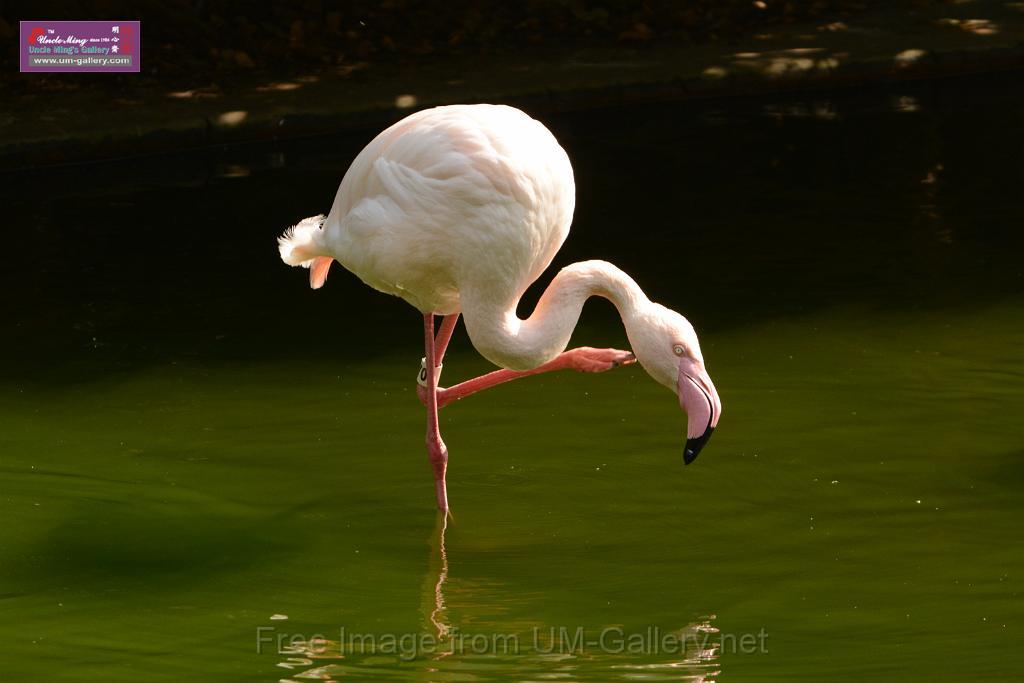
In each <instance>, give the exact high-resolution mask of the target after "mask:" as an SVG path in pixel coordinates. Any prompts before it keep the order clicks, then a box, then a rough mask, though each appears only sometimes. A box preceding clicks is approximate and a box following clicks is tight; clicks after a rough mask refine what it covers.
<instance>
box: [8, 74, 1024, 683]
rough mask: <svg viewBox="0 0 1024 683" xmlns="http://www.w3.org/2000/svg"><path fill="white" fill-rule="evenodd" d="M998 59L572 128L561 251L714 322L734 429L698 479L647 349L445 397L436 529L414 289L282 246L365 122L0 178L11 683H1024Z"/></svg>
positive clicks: (600, 317) (1017, 160)
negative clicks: (326, 270)
mask: <svg viewBox="0 0 1024 683" xmlns="http://www.w3.org/2000/svg"><path fill="white" fill-rule="evenodd" d="M1008 80H1009V79H994V80H991V81H986V82H977V83H965V82H956V81H953V82H948V83H939V84H933V85H930V86H916V87H915V86H905V87H902V88H900V89H896V88H887V89H878V90H872V91H865V92H863V93H857V94H853V95H851V94H832V95H827V96H826V95H822V96H820V97H800V98H790V99H776V100H771V101H765V100H756V101H737V102H733V103H729V104H727V105H717V104H715V105H700V106H696V105H687V106H682V105H664V104H662V105H652V106H647V107H634V108H628V109H609V110H604V111H591V112H586V113H575V114H561V115H549V116H547V117H546V121H547V122H548V123H549V124H550V126H551V127H552V129H553V130H554V131H555V132H556V134H557V135H558V136H559V138H560V139H561V140H562V141H563V143H564V144H565V146H566V148H567V149H568V150H569V152H570V155H571V157H572V159H573V163H574V165H575V167H576V169H577V175H578V179H577V180H578V185H579V192H580V196H579V208H578V211H577V217H576V221H575V224H574V228H573V232H572V235H571V236H570V239H569V242H568V243H567V244H566V246H565V248H564V249H563V252H562V253H561V254H560V255H559V257H558V261H557V262H556V266H560V265H564V264H566V263H569V262H572V261H575V260H579V259H583V258H605V259H608V260H611V261H614V262H616V263H617V264H618V265H620V266H621V267H623V268H624V269H625V270H627V271H628V272H630V273H631V274H633V276H634V277H635V278H636V279H637V281H638V282H640V284H641V285H642V286H643V287H644V288H645V289H646V290H647V291H648V293H649V294H650V295H651V296H652V298H654V299H656V300H659V301H661V302H662V303H665V304H666V305H670V306H672V307H674V308H677V309H678V310H680V311H682V312H683V313H684V314H685V315H687V316H688V317H689V318H690V320H691V321H692V322H693V323H694V324H695V325H696V326H697V328H698V330H699V331H700V333H701V340H702V345H703V348H704V354H705V357H706V359H707V361H708V365H709V368H710V370H711V372H712V376H713V377H714V379H715V383H716V385H717V386H718V388H719V390H720V392H721V395H722V398H723V401H724V405H725V413H724V417H723V419H722V422H721V425H720V428H719V429H718V430H717V431H716V434H715V438H714V440H712V442H711V443H710V444H709V446H708V447H707V449H706V450H705V452H704V453H703V454H702V455H701V457H700V459H699V460H698V461H697V463H696V464H695V465H693V466H690V467H686V468H684V467H683V465H682V457H681V456H682V442H683V430H684V421H683V417H682V415H681V413H680V412H679V409H678V406H677V404H676V401H675V399H674V398H673V397H672V395H671V394H670V393H668V392H667V391H666V390H665V389H663V388H662V387H660V386H658V385H656V384H655V383H654V382H653V381H651V380H650V379H649V378H648V377H647V376H646V375H645V374H644V373H643V371H642V370H640V369H637V368H635V367H631V368H625V369H621V370H617V371H615V372H610V373H607V374H604V375H597V376H591V375H578V374H570V373H562V374H556V375H549V376H543V377H537V378H531V379H528V380H525V381H522V382H519V383H514V384H511V385H507V386H503V387H501V388H498V389H495V390H493V391H490V392H487V393H486V394H481V395H480V396H475V397H473V398H472V399H469V400H467V401H464V402H462V403H460V404H457V405H454V406H451V407H449V408H446V409H445V410H444V411H443V413H442V425H443V431H444V435H445V439H446V441H447V443H448V445H449V447H450V449H451V458H452V460H451V466H450V472H449V492H450V496H451V499H452V505H453V510H454V513H455V518H454V521H452V522H451V523H449V525H448V527H447V529H445V530H442V529H441V528H440V526H439V520H438V519H437V516H436V514H435V511H434V509H433V505H434V502H433V487H432V482H431V476H430V474H429V470H428V467H427V464H426V457H425V451H424V448H423V440H422V439H423V436H422V432H423V410H422V408H421V407H420V405H419V404H418V402H417V400H416V397H415V392H414V386H415V385H414V376H415V373H416V370H417V369H418V362H419V357H420V356H421V355H422V351H421V349H420V348H419V340H420V327H419V320H418V316H417V313H416V312H415V311H413V310H412V309H410V308H409V307H408V306H407V305H405V304H404V303H403V302H401V301H398V300H396V299H392V298H389V297H386V296H384V295H381V294H378V293H376V292H373V291H371V290H369V289H368V288H366V287H364V286H363V285H361V284H360V283H359V282H358V281H356V280H355V278H354V277H352V276H350V275H348V274H347V273H345V272H344V271H342V270H341V269H340V268H337V267H336V268H335V270H333V271H332V273H331V275H330V277H329V279H328V283H327V286H326V287H325V289H323V290H321V291H319V292H311V291H309V290H308V289H307V288H306V285H305V278H304V273H302V272H299V271H296V270H291V269H288V268H286V267H284V266H283V265H281V264H280V262H279V261H278V260H277V255H276V250H275V249H274V237H275V236H276V235H277V234H278V233H279V232H280V231H281V229H282V228H283V227H285V226H287V225H288V224H290V223H293V222H294V221H295V220H296V219H297V218H301V217H303V216H307V215H311V214H313V213H317V212H319V211H324V210H326V209H327V208H328V207H329V204H330V201H331V198H332V197H333V192H334V189H335V187H336V185H337V182H338V181H339V180H340V177H341V175H342V173H343V172H344V169H345V167H346V166H347V164H348V162H349V161H350V160H351V158H352V156H353V155H354V153H355V152H357V151H358V149H359V148H360V146H361V145H362V144H364V143H365V142H366V141H367V140H368V139H369V137H371V136H372V131H363V132H356V133H352V134H347V135H344V136H339V137H336V138H329V139H317V140H310V141H303V142H298V143H290V144H281V145H278V146H274V147H267V146H256V147H250V148H234V149H229V150H223V151H217V152H206V153H183V154H182V155H178V156H173V157H163V158H157V159H150V160H142V161H125V162H118V163H114V164H107V165H103V166H88V167H74V168H68V169H63V170H59V171H54V172H47V173H46V174H44V173H42V172H36V173H31V174H21V175H15V176H7V177H6V178H5V179H4V180H5V185H6V187H7V193H6V195H7V196H6V201H5V205H6V207H7V211H8V231H7V236H8V249H7V252H8V256H9V259H8V261H7V263H6V264H5V267H4V272H3V281H4V285H5V289H6V291H7V296H6V297H5V298H4V300H5V304H6V308H7V311H6V314H5V315H4V317H3V320H2V322H0V325H2V329H3V335H2V341H0V346H2V349H0V350H2V351H3V357H4V358H5V362H4V365H3V367H4V372H3V375H2V377H0V382H2V384H0V403H2V408H0V513H2V516H3V519H4V524H3V526H2V529H0V653H2V658H0V667H2V671H3V673H2V677H3V679H4V680H12V681H13V680H17V681H33V680H41V679H46V680H53V681H64V680H68V681H71V680H75V681H79V680H93V679H95V680H104V681H138V680H152V681H164V680H167V681H180V680H204V681H206V680H209V681H278V680H286V681H302V680H310V679H313V680H346V679H352V680H359V679H361V678H366V677H369V676H370V675H373V676H375V677H380V678H384V679H387V678H391V679H393V680H423V681H428V680H450V681H463V680H465V681H485V680H501V681H504V680H565V681H571V680H712V679H713V680H719V681H741V680H765V681H768V680H780V681H781V680H787V681H790V680H831V681H846V680H849V681H863V680H871V679H877V680H893V679H901V680H922V681H932V680H952V679H957V678H969V679H985V680H1014V679H1020V678H1021V677H1022V676H1024V664H1022V662H1021V660H1020V657H1019V655H1018V654H1017V653H1018V652H1019V651H1020V648H1021V646H1022V645H1024V638H1022V633H1021V629H1022V627H1024V623H1022V616H1024V604H1022V601H1021V596H1020V591H1021V588H1022V577H1021V568H1022V559H1024V551H1022V550H1021V544H1020V541H1021V535H1020V528H1021V527H1020V522H1021V519H1022V513H1024V501H1022V497H1021V495H1020V491H1021V485H1022V483H1024V460H1022V456H1024V441H1022V433H1021V428H1020V415H1021V414H1022V412H1024V390H1022V386H1021V380H1022V378H1024V366H1022V363H1021V360H1022V355H1024V282H1022V274H1021V272H1022V269H1021V265H1020V260H1019V259H1020V254H1021V247H1022V246H1024V238H1022V237H1021V233H1020V229H1019V228H1020V225H1021V224H1022V218H1024V212H1022V210H1021V204H1020V201H1019V194H1018V193H1019V187H1020V186H1021V181H1022V180H1024V178H1022V169H1024V163H1022V162H1024V158H1022V149H1024V137H1022V134H1021V129H1020V126H1019V121H1020V120H1021V115H1022V113H1024V106H1022V103H1021V101H1020V99H1019V97H1015V96H1014V95H1013V90H1012V89H1010V88H1009V86H1008V85H1007V81H1008ZM549 277H550V273H549V274H546V275H545V276H544V278H542V283H546V281H547V279H549ZM539 290H540V288H539V287H538V288H537V291H531V293H530V295H529V296H528V301H526V302H524V306H523V311H522V312H523V313H524V314H525V313H526V312H527V311H528V309H529V308H530V306H532V302H533V301H534V300H535V298H536V296H537V294H538V292H539ZM574 342H575V343H578V344H588V345H616V346H624V345H625V344H626V341H625V335H624V333H623V331H622V329H621V325H620V324H619V323H618V321H617V319H616V317H615V313H614V309H612V308H611V306H609V305H608V304H606V303H603V302H597V301H595V302H593V303H591V304H588V306H587V308H586V310H585V313H584V319H583V324H582V326H581V327H580V329H579V330H578V331H577V334H576V336H575V338H574ZM487 369H488V366H487V364H486V362H485V361H483V360H482V359H480V358H479V357H477V356H476V355H475V354H474V352H473V351H472V348H471V347H470V346H469V343H468V339H467V338H466V337H465V334H464V332H462V331H461V330H460V331H459V332H458V333H457V334H456V337H455V340H454V342H453V347H452V350H451V351H450V356H449V357H448V358H447V359H446V362H445V377H444V379H445V381H447V382H452V381H457V380H459V379H462V378H467V377H470V376H472V375H474V374H476V373H479V372H484V371H486V370H487ZM442 531H443V535H442ZM285 617H286V618H285ZM342 629H345V631H344V632H343V631H342ZM346 634H347V635H349V636H351V635H352V634H362V635H369V636H373V637H374V638H376V639H377V641H376V643H375V646H374V647H371V648H364V649H363V651H360V652H356V651H353V650H352V648H351V647H345V638H346ZM388 634H392V635H395V636H399V637H402V636H404V637H405V638H406V643H405V645H406V646H407V645H408V639H409V638H412V637H415V638H416V639H418V640H420V641H422V639H423V638H425V637H435V638H438V639H439V641H440V643H439V644H437V645H435V646H417V647H413V648H412V649H411V650H410V649H409V648H408V647H405V646H403V648H404V649H401V651H397V652H396V651H393V650H392V651H389V649H388V647H387V646H386V643H385V642H384V638H385V636H387V635H388ZM561 634H564V635H566V636H568V637H569V640H570V641H571V640H572V638H573V637H576V635H577V634H582V638H583V645H582V646H578V645H579V643H576V642H565V639H562V638H560V637H559V636H560V635H561ZM659 634H660V635H659ZM665 634H668V636H669V639H670V640H671V638H672V637H676V636H679V637H682V638H683V639H684V642H685V645H686V647H685V648H684V649H683V651H681V652H666V651H665V650H666V648H665V647H661V649H660V650H659V648H658V644H657V643H655V642H653V641H654V640H655V639H657V638H659V637H661V636H664V635H665ZM317 635H322V636H323V638H324V640H323V641H319V640H313V639H314V637H315V636H317ZM552 636H554V637H553V638H552ZM602 636H604V639H605V640H604V643H601V642H600V639H601V637H602ZM746 636H749V638H754V639H755V640H754V641H751V640H750V639H749V638H748V639H747V640H743V638H744V637H746ZM260 637H263V638H267V639H270V640H269V641H265V642H263V643H262V644H261V645H259V646H258V640H259V638H260ZM278 638H280V640H278ZM630 638H636V639H639V641H642V642H641V645H640V646H639V648H638V649H637V650H630V649H629V648H627V643H628V641H629V639H630ZM460 639H461V640H460ZM502 639H504V640H502ZM510 639H511V641H512V642H513V645H509V644H508V643H509V640H510ZM632 642H634V643H635V642H636V641H632ZM751 642H754V643H756V645H754V646H750V643H751ZM502 643H505V645H502ZM744 643H746V645H744ZM421 645H422V642H421ZM478 645H479V646H480V647H479V648H478V647H477V646H478ZM573 645H576V647H572V646H573ZM602 645H603V647H602Z"/></svg>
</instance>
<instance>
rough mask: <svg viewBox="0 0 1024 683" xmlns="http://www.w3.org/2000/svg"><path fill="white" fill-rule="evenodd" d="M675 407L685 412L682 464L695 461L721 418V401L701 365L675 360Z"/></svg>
mask: <svg viewBox="0 0 1024 683" xmlns="http://www.w3.org/2000/svg"><path fill="white" fill-rule="evenodd" d="M676 393H678V394H679V405H680V406H681V407H682V409H683V410H685V411H686V448H685V450H684V451H683V462H684V463H686V464H687V465H689V464H690V463H691V462H693V461H694V460H696V459H697V456H698V455H700V451H701V449H702V448H704V445H705V444H706V443H707V442H708V439H710V438H711V433H712V432H714V431H715V427H716V426H717V425H718V418H719V417H721V415H722V401H721V399H719V398H718V391H717V390H716V389H715V385H714V383H712V381H711V378H710V377H709V376H708V373H707V370H705V369H704V364H703V363H698V362H697V361H694V360H691V359H689V358H684V359H682V360H680V361H679V379H678V381H677V383H676Z"/></svg>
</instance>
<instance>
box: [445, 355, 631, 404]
mask: <svg viewBox="0 0 1024 683" xmlns="http://www.w3.org/2000/svg"><path fill="white" fill-rule="evenodd" d="M635 362H636V356H634V355H633V354H632V353H631V352H629V351H620V350H618V349H595V348H591V347H589V346H580V347H578V348H575V349H569V350H568V351H563V352H562V353H560V354H558V356H556V357H555V358H554V359H553V360H550V361H548V362H547V363H544V364H543V365H541V366H538V367H536V368H533V369H532V370H522V371H516V370H504V369H502V370H495V371H494V372H489V373H487V374H486V375H481V376H479V377H474V378H473V379H470V380H466V381H465V382H460V383H459V384H456V385H454V386H452V387H448V388H447V389H445V388H439V389H437V391H436V392H435V396H434V400H435V402H436V403H437V407H438V408H444V407H445V406H446V405H448V404H449V403H452V402H454V401H458V400H459V399H462V398H465V397H466V396H470V395H471V394H475V393H477V392H478V391H483V390H484V389H490V388H491V387H494V386H497V385H499V384H504V383H505V382H511V381H512V380H514V379H520V378H522V377H530V376H531V375H539V374H541V373H544V372H554V371H556V370H576V371H577V372H605V371H607V370H611V369H613V368H617V367H619V366H620V365H631V364H632V363H635Z"/></svg>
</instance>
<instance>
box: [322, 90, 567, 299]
mask: <svg viewBox="0 0 1024 683" xmlns="http://www.w3.org/2000/svg"><path fill="white" fill-rule="evenodd" d="M574 204H575V185H574V183H573V174H572V166H571V165H570V164H569V158H568V156H567V155H566V153H565V151H564V150H563V149H562V148H561V146H559V144H558V142H557V141H556V140H555V138H554V136H553V135H551V133H550V132H549V131H548V129H547V128H545V127H544V126H543V125H542V124H541V123H539V122H537V121H535V120H534V119H532V118H530V117H529V116H527V115H526V114H524V113H523V112H521V111H519V110H518V109H513V108H512V107H506V106H500V105H487V104H478V105H456V106H448V107H438V108H435V109H427V110H425V111H421V112H418V113H416V114H413V115H412V116H409V117H408V118H406V119H403V120H402V121H399V122H398V123H396V124H395V125H393V126H391V127H390V128H388V129H387V130H385V131H384V132H382V133H381V134H380V135H378V136H377V137H376V139H374V140H373V141H372V142H371V143H370V144H369V145H367V147H366V148H365V149H364V150H363V151H362V152H361V153H360V154H359V156H357V157H356V159H355V161H354V162H353V163H352V166H351V167H350V168H349V170H348V172H347V173H346V174H345V178H344V180H342V183H341V186H340V187H339V188H338V193H337V196H336V197H335V199H334V205H333V206H332V207H331V212H330V214H329V215H328V216H327V220H326V221H325V223H324V227H323V229H324V231H325V233H326V234H325V238H326V240H325V241H326V243H327V245H328V247H329V249H330V251H331V252H332V253H333V254H334V255H335V258H337V260H338V261H339V262H340V263H341V264H342V265H343V266H345V268H347V269H348V270H350V271H352V272H353V273H355V274H356V275H357V276H359V278H360V279H361V280H362V281H363V282H365V283H366V284H368V285H370V286H371V287H373V288H375V289H378V290H380V291H382V292H386V293H388V294H394V295H396V296H399V297H401V298H403V299H405V300H406V301H408V302H409V303H410V304H412V305H413V306H415V307H416V308H418V309H419V310H420V311H422V312H423V313H428V312H433V313H437V314H441V315H444V314H452V313H457V312H459V311H460V310H461V306H460V292H461V291H464V290H467V291H474V292H477V293H486V296H488V297H491V298H495V299H500V300H501V301H502V302H505V301H509V300H512V299H515V300H518V299H519V297H520V296H521V295H522V293H523V292H524V291H525V290H526V288H527V287H528V286H529V285H530V283H532V282H533V281H534V280H536V279H537V278H538V277H539V276H540V274H541V273H542V272H543V271H544V269H546V268H547V267H548V265H549V264H550V263H551V260H552V259H553V258H554V256H555V254H556V253H557V252H558V249H559V248H560V247H561V246H562V243H563V242H564V241H565V238H566V237H567V236H568V234H569V224H570V222H571V221H572V213H573V207H574Z"/></svg>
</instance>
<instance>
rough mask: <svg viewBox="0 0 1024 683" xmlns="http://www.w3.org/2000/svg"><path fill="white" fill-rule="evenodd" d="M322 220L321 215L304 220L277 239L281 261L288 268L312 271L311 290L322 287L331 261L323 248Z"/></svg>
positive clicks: (310, 276)
mask: <svg viewBox="0 0 1024 683" xmlns="http://www.w3.org/2000/svg"><path fill="white" fill-rule="evenodd" d="M324 220H325V217H324V216H323V215H320V216H312V217H311V218H304V219H302V220H301V221H299V223H298V224H297V225H294V226H292V227H290V228H288V229H287V230H286V231H285V233H284V234H283V235H281V236H280V237H278V238H277V244H278V249H279V250H280V252H281V260H282V261H284V262H285V263H287V264H288V265H289V266H302V267H303V268H311V269H312V270H311V271H310V274H309V284H310V286H311V287H312V288H313V289H319V288H320V287H322V286H323V284H324V280H325V279H326V278H327V271H328V269H329V268H330V267H331V262H332V261H333V258H332V257H330V256H328V255H327V253H326V250H325V249H324V246H323V229H322V227H321V226H322V225H323V223H324Z"/></svg>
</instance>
